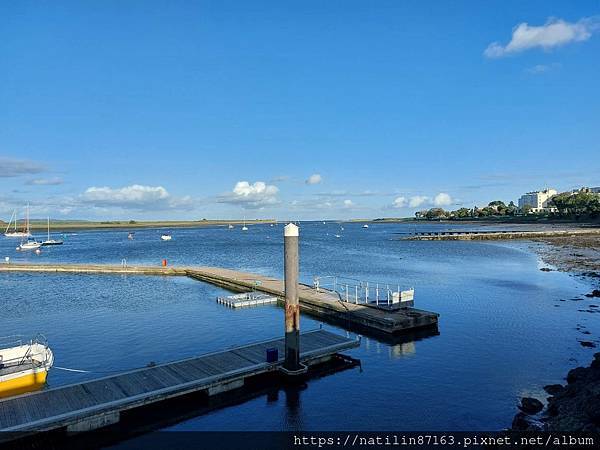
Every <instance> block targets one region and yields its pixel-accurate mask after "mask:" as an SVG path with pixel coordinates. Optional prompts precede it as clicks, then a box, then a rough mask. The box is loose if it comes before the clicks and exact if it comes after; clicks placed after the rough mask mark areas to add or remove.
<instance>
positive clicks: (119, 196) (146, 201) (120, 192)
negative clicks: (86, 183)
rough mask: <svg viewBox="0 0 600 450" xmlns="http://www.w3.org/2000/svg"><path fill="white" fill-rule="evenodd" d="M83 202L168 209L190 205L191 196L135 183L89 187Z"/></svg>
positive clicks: (146, 208) (135, 207) (95, 204)
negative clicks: (178, 194)
mask: <svg viewBox="0 0 600 450" xmlns="http://www.w3.org/2000/svg"><path fill="white" fill-rule="evenodd" d="M80 199H81V201H82V202H83V203H88V204H91V205H93V206H95V207H119V208H129V209H137V210H151V209H157V210H160V209H168V208H179V207H186V206H189V205H190V203H191V199H190V197H187V196H186V197H181V198H175V197H172V196H171V194H169V192H168V191H167V190H166V189H165V188H164V187H162V186H142V185H139V184H133V185H131V186H125V187H122V188H114V189H113V188H110V187H106V186H104V187H95V186H92V187H89V188H87V189H86V190H85V192H84V193H83V194H82V195H81V196H80Z"/></svg>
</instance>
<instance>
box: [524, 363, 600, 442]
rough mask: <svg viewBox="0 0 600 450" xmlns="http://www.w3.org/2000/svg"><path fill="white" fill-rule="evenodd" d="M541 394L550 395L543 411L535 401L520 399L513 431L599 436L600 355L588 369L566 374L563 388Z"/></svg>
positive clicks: (540, 405)
mask: <svg viewBox="0 0 600 450" xmlns="http://www.w3.org/2000/svg"><path fill="white" fill-rule="evenodd" d="M544 390H545V391H546V392H547V393H548V394H550V397H548V404H547V406H546V408H545V409H543V403H541V402H540V401H539V400H537V399H532V398H524V399H522V400H521V405H520V406H519V408H520V409H521V412H519V413H518V414H517V415H516V416H515V418H514V420H513V423H512V429H513V430H528V431H540V430H543V431H583V432H593V433H600V353H596V354H595V355H594V359H593V361H592V363H591V364H590V366H589V367H577V368H575V369H572V370H571V371H569V373H568V375H567V384H566V385H564V386H563V385H560V384H552V385H549V386H545V387H544Z"/></svg>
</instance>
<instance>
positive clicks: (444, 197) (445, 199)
mask: <svg viewBox="0 0 600 450" xmlns="http://www.w3.org/2000/svg"><path fill="white" fill-rule="evenodd" d="M451 204H452V197H450V196H449V195H448V194H446V193H445V192H440V193H439V194H438V195H436V196H435V197H434V198H433V205H434V206H448V205H451Z"/></svg>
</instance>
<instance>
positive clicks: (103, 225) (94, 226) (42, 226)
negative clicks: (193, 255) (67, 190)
mask: <svg viewBox="0 0 600 450" xmlns="http://www.w3.org/2000/svg"><path fill="white" fill-rule="evenodd" d="M244 222H245V223H246V225H255V224H264V223H276V222H277V221H276V220H274V219H257V220H246V221H243V220H158V221H134V222H131V221H129V220H123V221H119V220H111V221H102V222H91V221H90V222H88V221H67V220H65V221H53V222H50V230H51V231H62V230H64V231H67V230H102V229H123V228H126V229H134V228H200V227H214V226H227V225H242V224H244ZM6 225H7V224H6V222H0V229H2V230H4V229H5V228H6ZM21 227H22V226H21V223H19V227H18V229H21ZM30 228H31V230H32V231H44V230H47V229H48V225H47V223H46V222H45V221H34V222H31V223H30ZM3 232H4V231H3Z"/></svg>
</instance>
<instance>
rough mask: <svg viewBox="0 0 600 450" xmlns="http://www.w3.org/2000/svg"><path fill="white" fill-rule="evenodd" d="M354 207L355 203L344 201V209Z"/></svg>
mask: <svg viewBox="0 0 600 450" xmlns="http://www.w3.org/2000/svg"><path fill="white" fill-rule="evenodd" d="M353 206H354V202H353V201H352V200H344V208H352V207H353Z"/></svg>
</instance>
